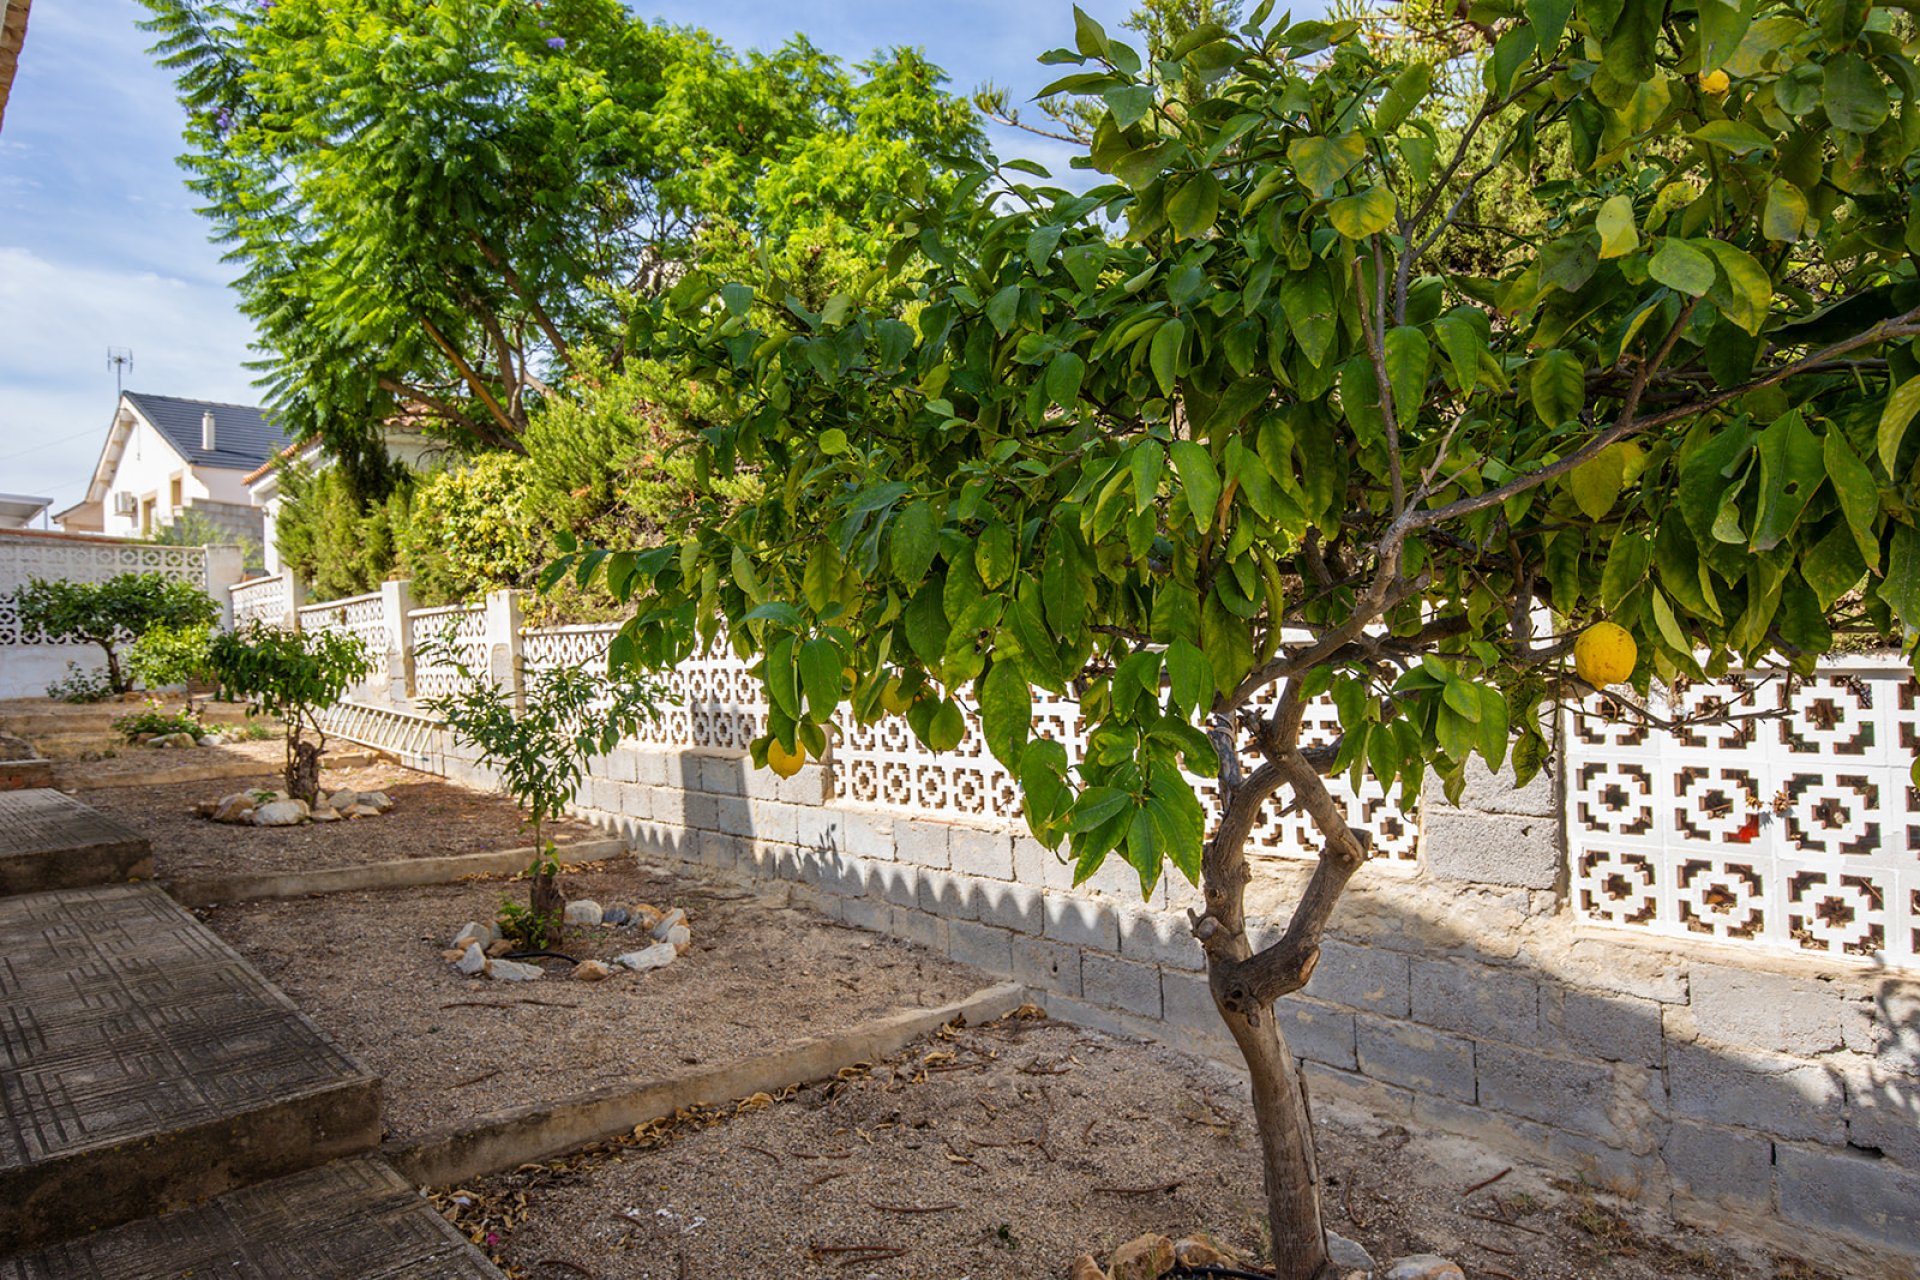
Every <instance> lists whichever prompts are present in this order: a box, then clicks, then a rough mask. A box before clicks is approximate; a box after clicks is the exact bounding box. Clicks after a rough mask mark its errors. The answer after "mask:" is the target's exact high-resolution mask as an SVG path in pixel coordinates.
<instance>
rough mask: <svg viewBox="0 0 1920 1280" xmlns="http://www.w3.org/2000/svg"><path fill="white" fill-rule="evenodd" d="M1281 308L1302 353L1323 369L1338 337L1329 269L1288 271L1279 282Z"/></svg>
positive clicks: (1314, 365)
mask: <svg viewBox="0 0 1920 1280" xmlns="http://www.w3.org/2000/svg"><path fill="white" fill-rule="evenodd" d="M1280 308H1281V310H1282V311H1284V312H1286V316H1287V327H1288V328H1290V329H1291V330H1292V331H1293V340H1294V341H1295V342H1298V343H1299V344H1300V352H1301V354H1302V355H1304V356H1306V358H1307V361H1308V362H1309V363H1310V364H1312V365H1313V367H1314V368H1316V369H1318V368H1320V367H1321V366H1322V365H1324V364H1325V363H1326V360H1327V353H1328V352H1329V351H1331V350H1332V349H1333V340H1334V338H1335V337H1337V336H1338V334H1339V319H1338V317H1337V316H1336V315H1335V313H1334V307H1333V290H1332V288H1331V287H1330V286H1329V284H1328V282H1327V268H1326V267H1325V266H1323V265H1321V264H1319V263H1314V264H1313V265H1311V266H1309V267H1308V268H1306V269H1305V270H1302V271H1290V272H1288V273H1287V274H1286V275H1285V276H1284V277H1283V278H1282V279H1281V281H1280Z"/></svg>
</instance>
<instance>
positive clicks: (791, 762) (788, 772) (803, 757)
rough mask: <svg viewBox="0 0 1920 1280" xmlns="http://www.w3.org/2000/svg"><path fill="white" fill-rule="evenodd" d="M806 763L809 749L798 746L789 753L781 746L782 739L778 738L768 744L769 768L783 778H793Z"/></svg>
mask: <svg viewBox="0 0 1920 1280" xmlns="http://www.w3.org/2000/svg"><path fill="white" fill-rule="evenodd" d="M806 762H807V749H806V748H805V747H802V746H798V745H796V747H795V749H794V750H792V751H789V750H787V749H786V748H785V747H783V746H781V745H780V739H778V738H775V739H773V740H772V741H771V742H769V743H767V768H769V769H771V770H773V771H774V772H775V773H777V774H779V775H780V776H781V777H783V778H791V777H792V776H793V775H794V774H796V773H798V772H800V766H801V765H803V764H805V763H806Z"/></svg>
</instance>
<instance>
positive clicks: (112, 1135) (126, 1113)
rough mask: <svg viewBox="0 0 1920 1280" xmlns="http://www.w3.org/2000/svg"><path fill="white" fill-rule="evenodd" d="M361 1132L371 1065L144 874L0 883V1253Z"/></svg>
mask: <svg viewBox="0 0 1920 1280" xmlns="http://www.w3.org/2000/svg"><path fill="white" fill-rule="evenodd" d="M15 794H19V793H15ZM379 1140H380V1081H379V1079H378V1077H376V1076H373V1075H370V1074H369V1073H368V1072H367V1071H366V1069H365V1068H363V1067H361V1066H360V1065H359V1064H358V1063H356V1062H354V1061H353V1060H352V1059H351V1058H348V1057H347V1056H346V1055H345V1054H344V1053H342V1052H341V1051H340V1050H339V1049H338V1048H336V1047H335V1046H334V1045H333V1044H332V1043H331V1042H330V1041H329V1040H328V1039H327V1038H326V1037H325V1036H324V1035H322V1034H321V1033H320V1032H319V1030H318V1029H316V1028H315V1027H314V1025H313V1024H312V1023H311V1022H309V1021H308V1020H307V1019H306V1017H305V1016H304V1015H303V1014H301V1013H300V1011H299V1010H298V1009H296V1008H294V1006H293V1004H292V1002H291V1001H289V1000H288V999H287V998H286V997H285V996H284V995H282V994H281V993H280V992H279V991H278V990H276V989H275V988H274V987H272V986H270V985H269V984H268V983H267V981H266V980H265V979H264V978H262V977H261V976H260V974H259V973H258V972H256V971H255V970H254V968H253V967H252V966H251V965H249V964H248V963H247V962H246V961H245V960H243V959H242V958H241V957H240V956H239V955H238V954H237V953H236V952H235V951H234V950H233V949H232V948H231V947H229V946H227V944H226V943H224V942H222V941H221V940H220V939H219V938H218V937H217V936H215V935H214V933H213V932H212V931H211V930H209V929H207V928H206V926H204V925H202V924H201V923H200V922H199V921H197V920H195V919H194V918H193V917H192V916H191V915H189V914H188V913H187V912H186V911H185V910H184V909H182V908H181V907H179V906H178V905H176V904H175V903H174V902H173V900H172V899H170V898H169V897H167V895H166V894H165V893H163V892H161V890H160V889H159V888H158V887H156V886H153V885H117V886H112V887H107V888H99V889H79V890H63V891H58V892H53V893H33V894H24V895H21V896H18V897H11V898H0V1253H10V1252H17V1251H21V1250H25V1249H33V1248H40V1247H42V1246H45V1245H49V1244H54V1243H57V1242H59V1241H62V1240H67V1239H72V1238H74V1237H76V1236H80V1235H83V1234H85V1233H87V1232H90V1231H94V1230H98V1229H100V1228H104V1227H112V1226H118V1225H119V1224H121V1223H123V1222H130V1221H133V1220H135V1219H138V1218H145V1217H149V1216H152V1215H154V1214H159V1213H165V1212H168V1211H170V1210H174V1209H180V1208H185V1207H187V1206H190V1205H194V1204H198V1203H200V1202H202V1201H204V1200H208V1199H211V1198H212V1197H214V1196H218V1195H223V1194H225V1193H226V1192H228V1191H232V1190H234V1189H236V1188H239V1187H244V1186H249V1185H252V1184H254V1183H258V1182H264V1181H266V1180H268V1179H271V1178H278V1177H281V1176H283V1175H286V1174H290V1173H294V1172H297V1171H299V1170H302V1169H309V1168H312V1167H314V1166H316V1165H320V1164H324V1163H326V1162H328V1161H330V1160H335V1159H339V1158H342V1157H345V1156H351V1155H359V1154H363V1153H365V1152H368V1151H370V1150H372V1149H373V1147H374V1146H375V1145H376V1144H377V1143H378V1142H379ZM295 1274H297V1273H295Z"/></svg>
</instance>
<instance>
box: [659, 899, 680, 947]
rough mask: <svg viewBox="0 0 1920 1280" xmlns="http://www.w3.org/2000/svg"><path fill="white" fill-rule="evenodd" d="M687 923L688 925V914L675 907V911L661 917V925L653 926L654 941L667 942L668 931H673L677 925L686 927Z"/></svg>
mask: <svg viewBox="0 0 1920 1280" xmlns="http://www.w3.org/2000/svg"><path fill="white" fill-rule="evenodd" d="M686 923H687V913H686V912H684V911H682V910H681V909H680V908H678V907H675V908H674V909H673V910H671V911H669V912H667V914H665V915H664V916H661V917H660V920H659V923H657V924H655V925H654V926H653V938H654V941H655V942H665V941H666V940H667V930H669V929H672V928H674V927H675V926H677V925H685V924H686Z"/></svg>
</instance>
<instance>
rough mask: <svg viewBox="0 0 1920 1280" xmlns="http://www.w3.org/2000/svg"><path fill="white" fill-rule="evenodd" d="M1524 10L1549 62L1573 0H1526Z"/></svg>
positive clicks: (1570, 11)
mask: <svg viewBox="0 0 1920 1280" xmlns="http://www.w3.org/2000/svg"><path fill="white" fill-rule="evenodd" d="M1709 2H1710V0H1709ZM1526 9H1527V21H1528V22H1531V23H1532V24H1533V34H1534V37H1535V39H1536V40H1537V41H1538V43H1539V47H1540V53H1541V55H1542V56H1543V57H1545V58H1546V59H1547V61H1549V62H1551V61H1552V60H1553V53H1554V51H1555V50H1556V49H1558V48H1559V47H1560V34H1561V32H1563V31H1565V30H1566V29H1567V19H1568V18H1570V17H1571V16H1573V0H1527V4H1526Z"/></svg>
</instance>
